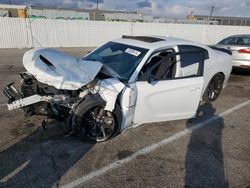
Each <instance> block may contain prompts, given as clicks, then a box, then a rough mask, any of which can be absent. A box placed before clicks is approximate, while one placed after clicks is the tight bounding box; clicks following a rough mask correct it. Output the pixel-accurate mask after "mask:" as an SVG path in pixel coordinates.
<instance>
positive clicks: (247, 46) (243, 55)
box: [216, 35, 250, 70]
mask: <svg viewBox="0 0 250 188" xmlns="http://www.w3.org/2000/svg"><path fill="white" fill-rule="evenodd" d="M216 47H219V48H225V49H227V50H230V51H231V52H232V65H233V67H236V68H240V69H246V70H247V69H248V70H250V35H233V36H230V37H227V38H225V39H223V40H222V41H220V42H219V43H218V44H216Z"/></svg>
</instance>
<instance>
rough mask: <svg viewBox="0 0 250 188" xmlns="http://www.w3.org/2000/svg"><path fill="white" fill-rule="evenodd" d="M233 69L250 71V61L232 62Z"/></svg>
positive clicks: (234, 60)
mask: <svg viewBox="0 0 250 188" xmlns="http://www.w3.org/2000/svg"><path fill="white" fill-rule="evenodd" d="M232 65H233V67H238V68H242V69H250V60H236V59H233V60H232Z"/></svg>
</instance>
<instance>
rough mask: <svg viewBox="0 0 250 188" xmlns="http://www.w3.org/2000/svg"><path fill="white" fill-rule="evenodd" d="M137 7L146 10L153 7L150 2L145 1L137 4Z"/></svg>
mask: <svg viewBox="0 0 250 188" xmlns="http://www.w3.org/2000/svg"><path fill="white" fill-rule="evenodd" d="M137 6H138V7H140V8H144V7H148V8H150V7H151V2H150V1H149V0H145V1H141V2H138V3H137Z"/></svg>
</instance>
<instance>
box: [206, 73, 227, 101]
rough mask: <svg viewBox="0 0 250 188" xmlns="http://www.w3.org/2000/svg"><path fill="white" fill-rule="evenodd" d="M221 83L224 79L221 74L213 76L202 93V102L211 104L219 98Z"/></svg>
mask: <svg viewBox="0 0 250 188" xmlns="http://www.w3.org/2000/svg"><path fill="white" fill-rule="evenodd" d="M223 81H224V77H223V75H222V74H221V73H218V74H216V75H214V77H213V78H212V79H211V81H210V82H209V84H208V86H207V88H206V90H205V92H204V95H203V101H204V102H213V101H215V100H216V99H217V98H218V97H219V94H220V92H221V90H222V86H223Z"/></svg>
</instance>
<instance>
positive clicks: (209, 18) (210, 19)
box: [208, 6, 214, 24]
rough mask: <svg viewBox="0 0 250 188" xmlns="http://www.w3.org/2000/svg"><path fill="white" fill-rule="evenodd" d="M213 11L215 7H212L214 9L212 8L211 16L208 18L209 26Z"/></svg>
mask: <svg viewBox="0 0 250 188" xmlns="http://www.w3.org/2000/svg"><path fill="white" fill-rule="evenodd" d="M213 11H214V6H212V8H211V12H210V15H209V18H208V24H210V20H211V18H212V15H213Z"/></svg>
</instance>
